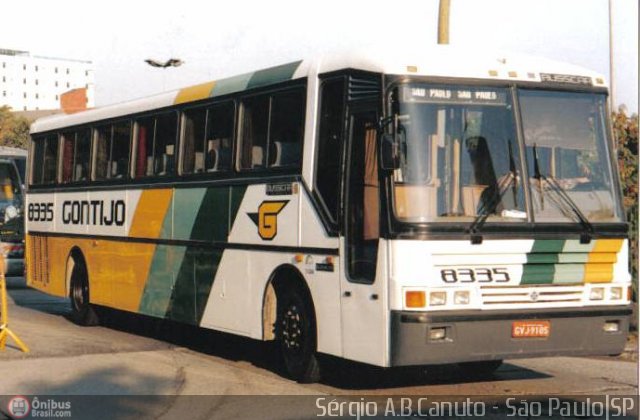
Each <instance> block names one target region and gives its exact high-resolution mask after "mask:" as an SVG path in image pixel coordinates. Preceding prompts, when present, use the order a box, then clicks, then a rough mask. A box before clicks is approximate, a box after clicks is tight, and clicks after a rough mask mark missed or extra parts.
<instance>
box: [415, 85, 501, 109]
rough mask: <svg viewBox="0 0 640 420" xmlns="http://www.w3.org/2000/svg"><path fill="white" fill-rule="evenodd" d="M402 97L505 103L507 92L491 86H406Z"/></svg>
mask: <svg viewBox="0 0 640 420" xmlns="http://www.w3.org/2000/svg"><path fill="white" fill-rule="evenodd" d="M402 98H403V100H404V101H405V102H418V103H436V104H442V103H452V104H473V105H475V104H478V105H505V104H506V103H507V92H506V91H505V90H504V89H490V88H467V87H464V88H454V87H448V86H444V87H435V86H405V87H404V88H403V95H402Z"/></svg>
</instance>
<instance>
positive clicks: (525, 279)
mask: <svg viewBox="0 0 640 420" xmlns="http://www.w3.org/2000/svg"><path fill="white" fill-rule="evenodd" d="M522 268H523V270H522V280H520V284H551V283H553V276H554V273H555V268H554V265H553V264H525V265H524V266H523V267H522Z"/></svg>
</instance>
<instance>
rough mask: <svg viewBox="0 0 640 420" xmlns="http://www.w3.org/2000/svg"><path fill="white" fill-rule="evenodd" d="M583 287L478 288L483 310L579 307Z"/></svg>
mask: <svg viewBox="0 0 640 420" xmlns="http://www.w3.org/2000/svg"><path fill="white" fill-rule="evenodd" d="M583 290H584V286H582V285H575V286H571V285H570V286H565V285H563V286H560V285H558V286H549V285H546V286H514V287H508V286H484V287H481V288H480V295H481V298H482V304H483V306H484V307H485V308H491V309H510V308H515V307H517V308H539V307H550V306H553V307H562V306H579V305H581V302H582V294H583Z"/></svg>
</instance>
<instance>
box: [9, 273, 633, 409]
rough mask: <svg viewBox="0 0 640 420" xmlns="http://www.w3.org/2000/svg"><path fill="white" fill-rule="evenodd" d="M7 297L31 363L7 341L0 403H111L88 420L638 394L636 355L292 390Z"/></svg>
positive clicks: (339, 380) (197, 354)
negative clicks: (30, 399)
mask: <svg viewBox="0 0 640 420" xmlns="http://www.w3.org/2000/svg"><path fill="white" fill-rule="evenodd" d="M8 288H9V290H8V293H9V304H10V306H9V316H10V324H9V326H10V328H11V330H12V331H14V332H15V333H17V334H18V335H19V336H20V338H21V339H22V340H23V341H24V342H25V343H26V344H27V345H28V346H29V347H30V349H31V351H30V352H29V353H28V354H24V353H21V352H20V351H19V350H18V349H17V348H16V347H15V345H14V344H13V343H12V342H11V340H9V342H8V347H7V349H6V350H5V351H4V352H0V378H1V379H0V395H4V396H7V397H5V400H6V399H7V398H10V397H11V396H15V395H48V396H57V397H56V398H71V397H69V396H75V395H84V396H87V395H89V396H95V397H85V398H84V400H78V401H76V400H73V404H74V407H75V408H76V410H78V407H79V406H82V407H84V406H87V407H89V408H87V409H89V410H92V408H91V407H99V406H100V404H101V403H104V402H105V401H110V402H112V403H113V406H112V407H111V408H110V409H109V411H107V412H104V413H101V412H100V410H97V411H94V412H92V415H91V416H90V417H91V418H101V417H102V416H103V415H104V417H103V418H176V416H178V417H180V418H182V415H181V413H183V411H184V410H186V411H187V412H188V413H189V418H212V417H217V418H231V417H234V414H237V413H238V411H237V410H239V409H242V410H248V412H243V413H244V414H243V415H242V417H249V416H251V417H255V418H282V417H285V416H289V415H290V413H291V410H293V412H298V411H296V409H295V407H296V404H298V405H300V410H303V411H304V410H307V411H308V410H310V409H312V410H315V411H311V412H309V413H308V415H309V418H311V417H315V416H317V415H318V410H320V411H322V409H321V408H320V406H321V405H322V404H324V402H328V401H332V400H329V399H326V400H322V402H321V403H318V398H332V399H337V400H336V401H341V400H340V398H352V399H353V398H360V399H361V400H360V401H368V399H374V400H375V399H376V398H381V399H383V400H382V401H384V398H386V397H388V396H391V397H393V396H395V397H397V398H400V397H401V396H407V395H412V396H415V397H421V396H422V397H424V396H428V397H429V398H432V399H433V398H437V396H444V395H455V396H459V397H460V398H464V397H467V396H478V397H477V398H478V399H479V400H484V401H489V400H491V399H492V398H493V397H491V396H498V395H501V396H512V397H514V398H520V397H521V396H525V395H551V394H561V395H572V396H579V395H583V396H584V395H604V394H608V395H637V394H638V365H637V362H636V361H634V360H633V359H634V358H635V360H637V353H636V354H635V356H634V355H633V354H631V357H629V354H628V355H627V358H626V359H625V358H620V357H618V358H614V357H604V358H584V357H582V358H569V357H559V358H541V359H523V360H514V361H507V362H506V363H505V364H504V365H503V366H502V367H501V368H500V369H499V370H498V371H497V372H496V373H495V374H494V375H493V376H492V377H490V378H484V379H480V378H477V379H474V378H469V377H465V376H463V375H462V374H461V372H459V371H458V370H457V369H456V368H455V367H446V368H438V369H435V368H433V369H426V370H425V369H410V370H402V371H395V370H391V371H385V370H380V369H374V368H371V367H367V366H363V365H359V364H355V363H349V362H344V361H337V360H328V361H327V363H328V367H329V369H328V370H329V372H328V375H327V376H326V378H325V379H324V380H323V382H321V383H318V384H298V383H296V382H293V381H290V380H288V379H286V378H285V377H284V376H283V374H282V372H281V371H280V370H279V368H278V367H277V366H278V363H277V360H276V359H275V358H274V356H273V351H272V349H271V347H270V345H269V344H267V343H260V342H256V341H252V340H247V339H243V338H238V337H234V336H230V335H226V334H222V333H215V332H211V331H204V330H199V329H196V328H192V327H185V326H181V325H176V324H171V323H166V322H165V323H163V322H158V321H155V320H151V319H146V318H139V317H134V316H131V315H128V314H123V313H115V312H114V313H109V314H108V315H109V316H108V319H107V321H106V325H104V326H99V327H80V326H76V325H75V324H73V323H72V322H71V321H70V320H69V319H68V314H69V304H68V302H67V301H66V300H65V299H59V298H54V297H50V296H47V295H45V294H42V293H40V292H37V291H35V290H31V289H28V288H26V286H25V285H24V281H23V280H22V279H8ZM631 347H633V346H631ZM629 359H631V360H629ZM141 395H143V396H150V397H148V398H146V399H145V398H142V397H139V396H141ZM237 395H244V396H247V395H251V396H254V397H236V396H237ZM261 395H272V396H276V395H278V396H282V395H287V396H302V395H307V396H309V397H306V398H295V399H294V398H287V397H276V398H265V397H257V396H261ZM121 396H138V397H131V398H129V399H127V398H126V397H121ZM152 396H161V397H152ZM177 396H216V397H200V398H197V397H177ZM122 398H125V399H124V400H122ZM443 398H444V397H443ZM123 401H124V402H123ZM249 402H251V403H249ZM257 402H259V403H257ZM305 404H306V405H305ZM113 407H115V408H113ZM344 407H346V406H344ZM85 408H86V407H85ZM85 408H83V410H84V409H85ZM113 410H115V411H113ZM283 410H284V411H283ZM80 411H82V410H80ZM3 412H5V413H6V402H5V403H4V404H1V405H0V419H1V418H2V413H3ZM116 412H117V413H119V414H118V415H115V414H114V413H116ZM247 413H248V414H247ZM287 413H288V414H287ZM341 414H343V417H344V418H349V417H351V416H348V415H346V414H348V413H347V412H341ZM378 414H380V413H378ZM114 416H115V417H114ZM297 417H298V416H293V417H292V418H297ZM72 418H77V417H72ZM351 418H353V417H351Z"/></svg>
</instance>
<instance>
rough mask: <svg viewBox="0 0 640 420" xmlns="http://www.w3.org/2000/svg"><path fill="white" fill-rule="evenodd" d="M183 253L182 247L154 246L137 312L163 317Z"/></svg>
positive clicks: (183, 248)
mask: <svg viewBox="0 0 640 420" xmlns="http://www.w3.org/2000/svg"><path fill="white" fill-rule="evenodd" d="M185 251H186V247H184V246H175V245H158V246H156V250H155V253H154V254H153V259H152V261H151V268H150V269H149V275H148V276H147V282H146V284H145V286H144V292H143V295H142V299H141V300H140V307H139V309H138V312H140V313H141V314H145V315H150V316H155V317H160V318H163V317H164V316H165V314H166V313H167V308H168V307H169V302H170V301H171V294H172V292H173V289H174V286H175V280H176V273H178V270H179V269H180V266H181V265H182V261H183V259H184V254H185Z"/></svg>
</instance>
